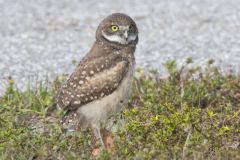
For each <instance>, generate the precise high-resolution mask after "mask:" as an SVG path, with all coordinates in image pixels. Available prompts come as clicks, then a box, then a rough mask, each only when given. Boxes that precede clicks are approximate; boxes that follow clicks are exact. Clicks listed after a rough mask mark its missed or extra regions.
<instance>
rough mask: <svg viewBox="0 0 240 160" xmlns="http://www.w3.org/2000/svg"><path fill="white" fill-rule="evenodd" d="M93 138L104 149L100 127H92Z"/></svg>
mask: <svg viewBox="0 0 240 160" xmlns="http://www.w3.org/2000/svg"><path fill="white" fill-rule="evenodd" d="M94 136H95V137H96V138H97V139H98V140H99V141H100V143H101V145H102V146H103V147H105V144H104V142H103V139H102V135H101V132H100V127H94Z"/></svg>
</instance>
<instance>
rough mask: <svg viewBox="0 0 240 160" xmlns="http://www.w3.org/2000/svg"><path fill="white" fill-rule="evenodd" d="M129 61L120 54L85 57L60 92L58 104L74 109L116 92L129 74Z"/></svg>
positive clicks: (66, 109)
mask: <svg viewBox="0 0 240 160" xmlns="http://www.w3.org/2000/svg"><path fill="white" fill-rule="evenodd" d="M128 66H129V62H128V61H127V59H126V58H123V57H121V56H120V55H115V54H111V55H109V56H102V57H99V58H92V59H83V60H82V61H81V62H80V64H79V65H78V67H77V68H76V70H75V71H74V72H73V74H72V75H71V76H70V77H69V79H68V80H67V81H66V82H65V84H64V85H63V86H62V88H61V90H60V92H59V94H58V105H59V107H61V108H62V109H63V110H65V111H72V110H75V109H77V108H78V107H81V106H82V105H84V104H87V103H89V102H92V101H94V100H97V99H101V98H103V97H105V96H107V95H109V94H111V93H112V92H114V91H115V90H116V89H117V87H118V85H119V84H120V83H121V80H122V79H123V78H124V76H125V75H126V74H127V71H128Z"/></svg>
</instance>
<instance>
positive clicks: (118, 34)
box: [102, 25, 137, 45]
mask: <svg viewBox="0 0 240 160" xmlns="http://www.w3.org/2000/svg"><path fill="white" fill-rule="evenodd" d="M102 35H103V37H104V38H105V39H107V40H108V41H110V42H115V43H120V44H123V45H126V44H129V43H131V42H132V41H135V40H136V39H137V33H136V32H135V31H134V30H133V28H132V27H131V26H117V25H111V26H110V27H108V28H107V29H106V30H103V31H102Z"/></svg>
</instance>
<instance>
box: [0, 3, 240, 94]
mask: <svg viewBox="0 0 240 160" xmlns="http://www.w3.org/2000/svg"><path fill="white" fill-rule="evenodd" d="M113 12H123V13H126V14H128V15H130V16H131V17H132V18H133V19H134V20H135V21H136V23H137V25H138V28H139V44H138V46H137V50H136V60H137V65H138V66H141V67H143V68H157V69H159V70H160V74H161V75H164V74H165V69H164V67H163V63H164V62H166V61H167V60H169V59H176V60H177V62H178V64H179V65H181V64H183V63H184V61H185V59H186V58H187V57H193V60H194V64H195V65H205V64H206V63H207V61H208V60H209V59H215V60H216V62H217V64H219V65H220V66H221V67H222V68H223V70H224V69H226V70H229V68H231V69H233V70H235V71H237V72H238V70H239V63H240V56H239V55H240V1H239V0H149V1H146V0H114V1H112V0H104V1H98V0H0V93H1V92H3V91H4V85H5V84H6V83H5V79H6V78H7V77H8V76H12V77H13V79H14V80H15V82H16V83H17V85H18V87H19V88H20V89H23V88H24V87H26V84H27V83H31V84H36V82H39V81H42V80H46V78H48V79H54V78H55V77H56V76H58V75H61V74H63V73H70V72H71V71H72V70H73V69H74V65H73V64H72V62H73V61H75V60H76V61H79V60H80V59H81V58H82V57H83V56H84V55H85V54H86V53H87V52H88V51H89V49H90V47H91V45H92V44H93V42H94V40H95V30H96V28H97V26H98V24H99V23H100V21H101V20H102V19H103V18H105V17H106V16H108V15H109V14H111V13H113Z"/></svg>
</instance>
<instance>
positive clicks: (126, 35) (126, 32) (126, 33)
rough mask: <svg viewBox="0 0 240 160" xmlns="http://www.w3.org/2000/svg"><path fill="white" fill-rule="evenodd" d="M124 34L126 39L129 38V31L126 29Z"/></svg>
mask: <svg viewBox="0 0 240 160" xmlns="http://www.w3.org/2000/svg"><path fill="white" fill-rule="evenodd" d="M123 36H124V38H125V39H128V31H125V32H124V34H123Z"/></svg>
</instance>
